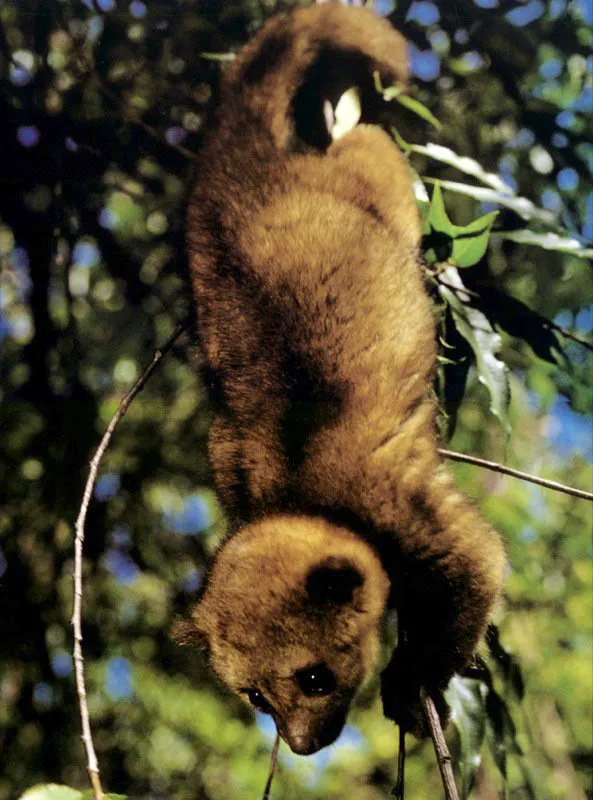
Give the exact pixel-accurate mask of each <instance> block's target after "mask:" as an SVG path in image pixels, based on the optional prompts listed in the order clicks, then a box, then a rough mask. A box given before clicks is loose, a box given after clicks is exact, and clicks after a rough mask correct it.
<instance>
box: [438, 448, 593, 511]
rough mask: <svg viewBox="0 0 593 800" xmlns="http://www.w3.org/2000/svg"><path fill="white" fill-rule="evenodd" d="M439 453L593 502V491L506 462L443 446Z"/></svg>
mask: <svg viewBox="0 0 593 800" xmlns="http://www.w3.org/2000/svg"><path fill="white" fill-rule="evenodd" d="M439 453H440V454H441V455H442V456H444V457H445V458H448V459H450V460H451V461H462V462H464V463H465V464H474V465H475V466H476V467H485V468H486V469H490V470H492V472H500V473H501V474H502V475H511V476H512V477H513V478H519V480H522V481H528V482H529V483H535V484H537V486H543V487H545V488H546V489H553V490H554V491H555V492H563V493H564V494H570V495H572V496H573V497H580V498H581V499H582V500H589V501H590V502H593V492H587V491H585V490H584V489H575V488H574V486H567V485H566V484H565V483H558V481H549V480H547V479H546V478H539V477H538V476H537V475H531V474H530V473H529V472H521V470H518V469H513V468H512V467H505V466H504V464H499V463H498V462H496V461H486V459H484V458H476V456H468V455H466V454H465V453H456V452H454V451H453V450H443V449H442V448H441V449H439Z"/></svg>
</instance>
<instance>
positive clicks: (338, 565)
mask: <svg viewBox="0 0 593 800" xmlns="http://www.w3.org/2000/svg"><path fill="white" fill-rule="evenodd" d="M363 583H364V578H363V577H362V575H361V573H360V572H359V571H358V570H357V569H356V567H355V566H354V565H353V564H351V563H350V562H349V561H344V560H342V559H328V560H327V561H324V562H323V563H321V564H319V565H318V566H316V567H314V568H313V569H312V570H311V572H309V574H308V575H307V595H308V597H309V600H310V601H311V602H312V603H315V604H316V605H317V604H325V603H337V604H340V605H344V604H346V603H351V602H352V598H353V597H354V592H355V590H356V589H358V587H359V586H362V584H363Z"/></svg>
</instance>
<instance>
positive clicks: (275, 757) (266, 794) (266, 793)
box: [262, 733, 280, 800]
mask: <svg viewBox="0 0 593 800" xmlns="http://www.w3.org/2000/svg"><path fill="white" fill-rule="evenodd" d="M279 747H280V734H279V733H277V734H276V741H275V742H274V749H273V750H272V758H271V759H270V771H269V773H268V780H267V781H266V788H265V789H264V795H263V798H262V800H269V797H270V789H271V788H272V780H273V779H274V773H275V772H276V766H277V764H278V749H279Z"/></svg>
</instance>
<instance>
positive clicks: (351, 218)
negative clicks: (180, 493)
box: [177, 4, 504, 754]
mask: <svg viewBox="0 0 593 800" xmlns="http://www.w3.org/2000/svg"><path fill="white" fill-rule="evenodd" d="M374 70H376V71H378V72H379V74H380V77H381V79H382V82H383V84H384V85H385V84H391V83H393V82H395V81H399V82H400V83H401V82H404V81H405V78H406V52H405V44H404V41H403V40H402V38H401V37H400V35H399V34H398V33H396V32H395V31H394V30H393V29H392V28H391V26H390V25H389V23H388V22H387V21H385V20H381V19H380V18H378V17H376V16H375V15H374V14H373V13H371V12H370V11H367V10H364V9H354V8H344V7H341V6H337V5H333V4H328V5H321V6H311V7H308V8H304V9H300V10H298V11H295V12H294V13H292V14H291V15H281V16H278V17H276V18H274V19H273V20H271V21H270V22H269V23H268V24H267V25H266V26H264V28H263V30H261V31H260V32H259V33H258V34H257V35H256V36H255V37H254V39H253V40H252V41H251V42H250V43H249V44H248V45H247V46H246V47H245V48H244V49H243V50H242V51H241V52H240V53H239V55H238V57H237V58H236V60H235V61H234V63H233V64H232V66H230V68H229V69H228V71H227V73H226V75H225V76H224V80H223V84H222V89H221V100H220V106H219V109H218V112H217V113H216V115H215V116H214V119H213V121H212V124H211V125H210V128H209V130H208V132H207V134H206V136H205V140H204V143H203V147H202V150H201V154H200V158H199V177H198V181H197V185H196V187H195V189H194V191H193V194H192V197H191V202H190V207H189V215H188V227H187V243H188V250H189V257H190V268H191V278H192V281H193V288H194V293H195V300H196V305H197V312H198V314H197V327H198V335H199V339H200V343H201V349H202V352H203V356H204V361H205V373H206V382H207V385H208V386H209V388H210V394H211V397H212V402H213V406H214V420H213V423H212V428H211V432H210V456H211V461H212V466H213V469H214V475H215V479H216V484H217V488H218V491H219V494H220V498H221V500H222V501H223V503H224V505H225V506H226V509H227V510H228V513H229V515H230V518H231V520H233V521H234V527H233V531H232V534H231V536H230V537H229V539H228V540H227V542H226V543H225V544H224V545H223V546H222V548H221V549H220V551H219V552H218V554H217V555H216V558H215V560H214V564H213V567H212V569H211V572H210V575H209V578H208V582H207V587H206V590H205V593H204V595H203V598H202V599H201V600H200V602H199V603H198V604H197V606H196V607H195V609H194V612H193V615H192V619H191V620H190V621H186V622H185V623H181V624H180V625H179V627H178V631H177V634H178V637H179V638H180V639H182V640H184V641H194V642H197V643H201V644H205V645H207V647H208V650H209V653H210V661H211V664H212V667H213V668H214V670H215V672H216V673H217V674H218V675H219V677H220V678H221V679H222V680H223V681H224V682H225V683H226V684H227V685H228V686H229V687H230V688H231V690H233V691H234V692H237V693H239V694H240V695H242V696H244V697H245V698H246V699H248V700H249V701H250V702H251V703H252V704H253V705H254V706H255V707H256V708H259V709H261V710H263V711H267V712H269V713H271V714H272V715H273V717H274V720H275V722H276V725H277V727H278V730H279V732H280V734H281V735H282V737H283V738H284V739H285V740H286V741H287V742H288V744H289V745H290V747H291V748H292V750H293V751H294V752H296V753H301V754H307V753H312V752H315V751H316V750H318V749H320V748H321V747H324V746H325V745H327V744H329V743H331V742H332V741H334V739H335V738H336V736H337V735H338V734H339V732H340V730H341V728H342V726H343V724H344V719H345V715H346V712H347V708H348V704H349V703H350V700H351V699H352V697H353V695H354V694H355V692H356V691H357V689H358V688H359V686H360V685H361V683H362V681H363V680H364V679H365V678H366V677H367V676H368V674H369V673H370V671H371V670H372V667H373V663H374V661H375V657H376V653H377V648H378V645H379V640H380V630H381V620H382V617H383V616H384V613H385V611H386V609H387V607H388V606H390V607H393V606H395V607H397V609H398V612H399V614H400V616H401V619H402V622H403V625H404V628H405V631H406V643H405V658H404V659H403V660H402V658H401V657H400V658H398V660H397V661H396V660H394V661H393V662H392V664H391V665H390V667H389V668H388V670H387V673H386V676H387V677H385V678H384V682H383V697H384V705H385V710H386V713H387V714H388V715H389V716H391V717H392V718H395V719H396V720H398V721H399V722H400V723H402V724H404V725H406V726H407V727H412V726H413V724H414V718H417V717H418V713H419V712H418V695H419V688H420V685H424V686H426V687H427V689H429V690H430V691H431V692H434V693H437V692H438V690H440V689H443V688H444V687H445V686H446V684H447V682H448V681H449V679H450V678H451V676H452V675H453V673H454V672H455V671H456V670H459V669H461V668H463V667H464V666H465V665H466V664H467V663H468V661H469V660H470V658H471V656H472V654H473V652H474V649H475V647H476V645H477V643H478V640H479V638H480V636H481V635H482V633H483V632H484V629H485V626H486V623H487V619H488V615H489V612H490V610H491V608H492V605H493V603H494V602H495V600H496V598H497V596H498V594H499V590H500V585H501V576H502V571H503V564H504V554H503V549H502V546H501V543H500V540H499V538H498V536H497V534H496V533H495V532H494V531H493V530H492V529H491V528H490V527H489V526H488V525H487V524H486V523H485V522H484V521H483V520H482V519H481V518H480V516H479V515H478V514H477V512H476V511H475V510H474V508H473V507H472V505H471V504H470V503H469V502H468V501H467V500H466V498H465V497H464V496H463V495H462V494H461V493H460V492H458V491H457V490H456V489H455V487H454V486H453V484H452V482H451V478H450V476H449V475H448V473H447V471H446V470H445V468H444V466H443V465H442V464H441V463H440V461H439V458H438V455H437V444H436V440H435V413H436V408H435V402H434V400H433V399H432V391H431V384H432V377H433V369H434V364H435V355H436V353H435V329H434V323H433V318H432V314H431V307H430V303H429V300H428V299H427V296H426V292H425V289H424V286H423V279H422V275H421V271H420V268H419V261H418V249H419V241H420V223H419V218H418V214H417V211H416V205H415V201H414V197H413V193H412V186H411V180H410V175H409V171H408V167H407V165H406V162H405V160H404V158H403V156H402V155H401V153H400V152H399V150H398V148H397V147H396V146H395V144H394V143H393V142H392V141H391V140H390V139H389V137H388V136H387V135H386V134H385V133H384V132H383V131H382V130H380V129H379V128H377V127H374V126H371V125H367V124H362V125H359V126H358V127H356V128H354V130H352V131H351V132H349V133H347V134H346V135H345V136H343V138H341V139H339V140H338V141H335V142H332V136H331V133H332V130H331V128H332V124H333V123H332V112H331V108H329V106H328V102H329V103H330V104H331V106H332V107H333V106H334V105H335V103H336V101H337V99H338V98H339V97H340V96H341V95H342V93H343V92H344V90H345V89H346V88H348V87H349V86H352V85H354V84H355V85H357V86H358V87H359V88H360V94H361V98H362V111H363V119H367V120H368V119H373V118H374V114H375V111H376V109H375V105H374V104H375V102H376V92H375V91H374V89H373V71H374ZM328 108H329V113H328ZM400 650H401V649H400Z"/></svg>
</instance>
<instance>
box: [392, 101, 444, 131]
mask: <svg viewBox="0 0 593 800" xmlns="http://www.w3.org/2000/svg"><path fill="white" fill-rule="evenodd" d="M383 97H384V98H385V95H383ZM385 99H387V98H385ZM393 99H394V100H396V102H398V103H399V104H400V105H401V106H404V108H407V109H409V110H410V111H413V112H414V114H416V116H417V117H420V118H421V119H423V120H424V121H425V122H428V123H429V124H430V125H432V127H433V128H436V129H437V131H440V130H441V128H442V127H443V126H442V124H441V123H440V122H439V120H438V119H437V118H436V117H435V115H434V114H433V113H432V111H430V109H428V108H426V106H425V105H424V104H423V103H421V102H420V101H419V100H414V98H413V97H408V95H406V94H397V95H396V96H395V97H394V98H393Z"/></svg>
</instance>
